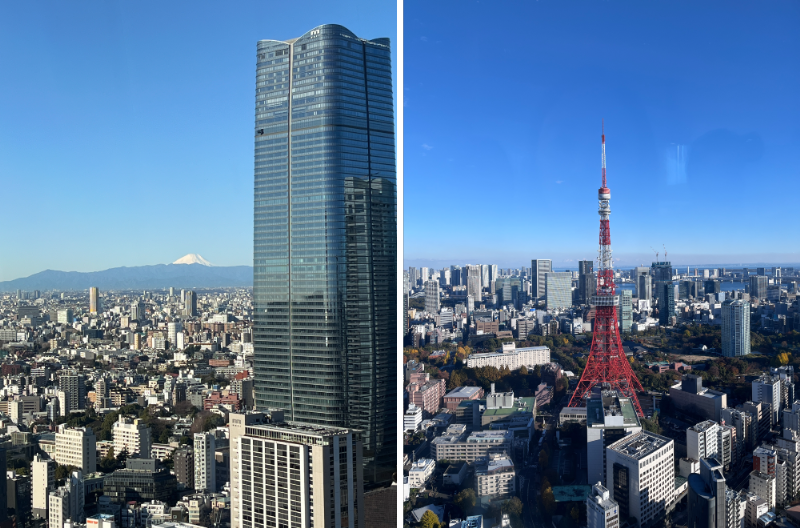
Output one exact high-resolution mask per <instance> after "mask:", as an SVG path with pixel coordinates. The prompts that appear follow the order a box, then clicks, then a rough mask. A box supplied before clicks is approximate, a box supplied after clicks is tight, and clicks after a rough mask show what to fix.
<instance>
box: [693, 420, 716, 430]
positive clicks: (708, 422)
mask: <svg viewBox="0 0 800 528" xmlns="http://www.w3.org/2000/svg"><path fill="white" fill-rule="evenodd" d="M716 426H717V422H715V421H713V420H706V421H705V422H700V423H698V424H694V425H693V426H691V427H690V428H689V429H690V430H692V431H695V432H698V433H702V432H703V431H708V430H709V429H711V428H713V427H716Z"/></svg>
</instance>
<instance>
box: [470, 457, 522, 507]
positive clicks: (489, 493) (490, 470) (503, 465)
mask: <svg viewBox="0 0 800 528" xmlns="http://www.w3.org/2000/svg"><path fill="white" fill-rule="evenodd" d="M516 475H517V473H516V471H515V470H514V462H512V461H511V458H510V457H509V456H508V455H507V454H505V453H502V454H500V453H493V454H490V455H489V456H488V457H487V458H486V460H485V461H482V462H479V463H478V464H476V466H475V492H476V494H477V495H478V497H479V498H480V497H489V498H492V499H494V498H503V497H511V496H512V495H514V494H515V493H516V481H517V479H516Z"/></svg>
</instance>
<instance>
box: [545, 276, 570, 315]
mask: <svg viewBox="0 0 800 528" xmlns="http://www.w3.org/2000/svg"><path fill="white" fill-rule="evenodd" d="M544 278H545V299H546V304H547V309H548V310H556V309H563V308H569V307H570V306H572V274H571V273H570V272H568V271H563V272H548V273H545V274H544Z"/></svg>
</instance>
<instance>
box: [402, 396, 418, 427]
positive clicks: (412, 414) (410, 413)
mask: <svg viewBox="0 0 800 528" xmlns="http://www.w3.org/2000/svg"><path fill="white" fill-rule="evenodd" d="M421 423H422V407H417V406H416V405H414V404H413V403H412V404H410V405H409V406H408V409H406V412H405V413H404V414H403V431H406V432H411V433H415V432H417V429H419V424H421Z"/></svg>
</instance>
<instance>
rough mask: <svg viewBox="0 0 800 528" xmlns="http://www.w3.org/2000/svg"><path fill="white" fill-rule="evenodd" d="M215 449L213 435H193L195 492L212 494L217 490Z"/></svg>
mask: <svg viewBox="0 0 800 528" xmlns="http://www.w3.org/2000/svg"><path fill="white" fill-rule="evenodd" d="M215 449H216V439H215V438H214V434H213V433H195V435H194V489H195V490H197V491H208V492H211V493H213V492H215V491H216V489H217V483H216V480H215V477H216V472H217V470H216V460H215V458H214V450H215Z"/></svg>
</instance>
